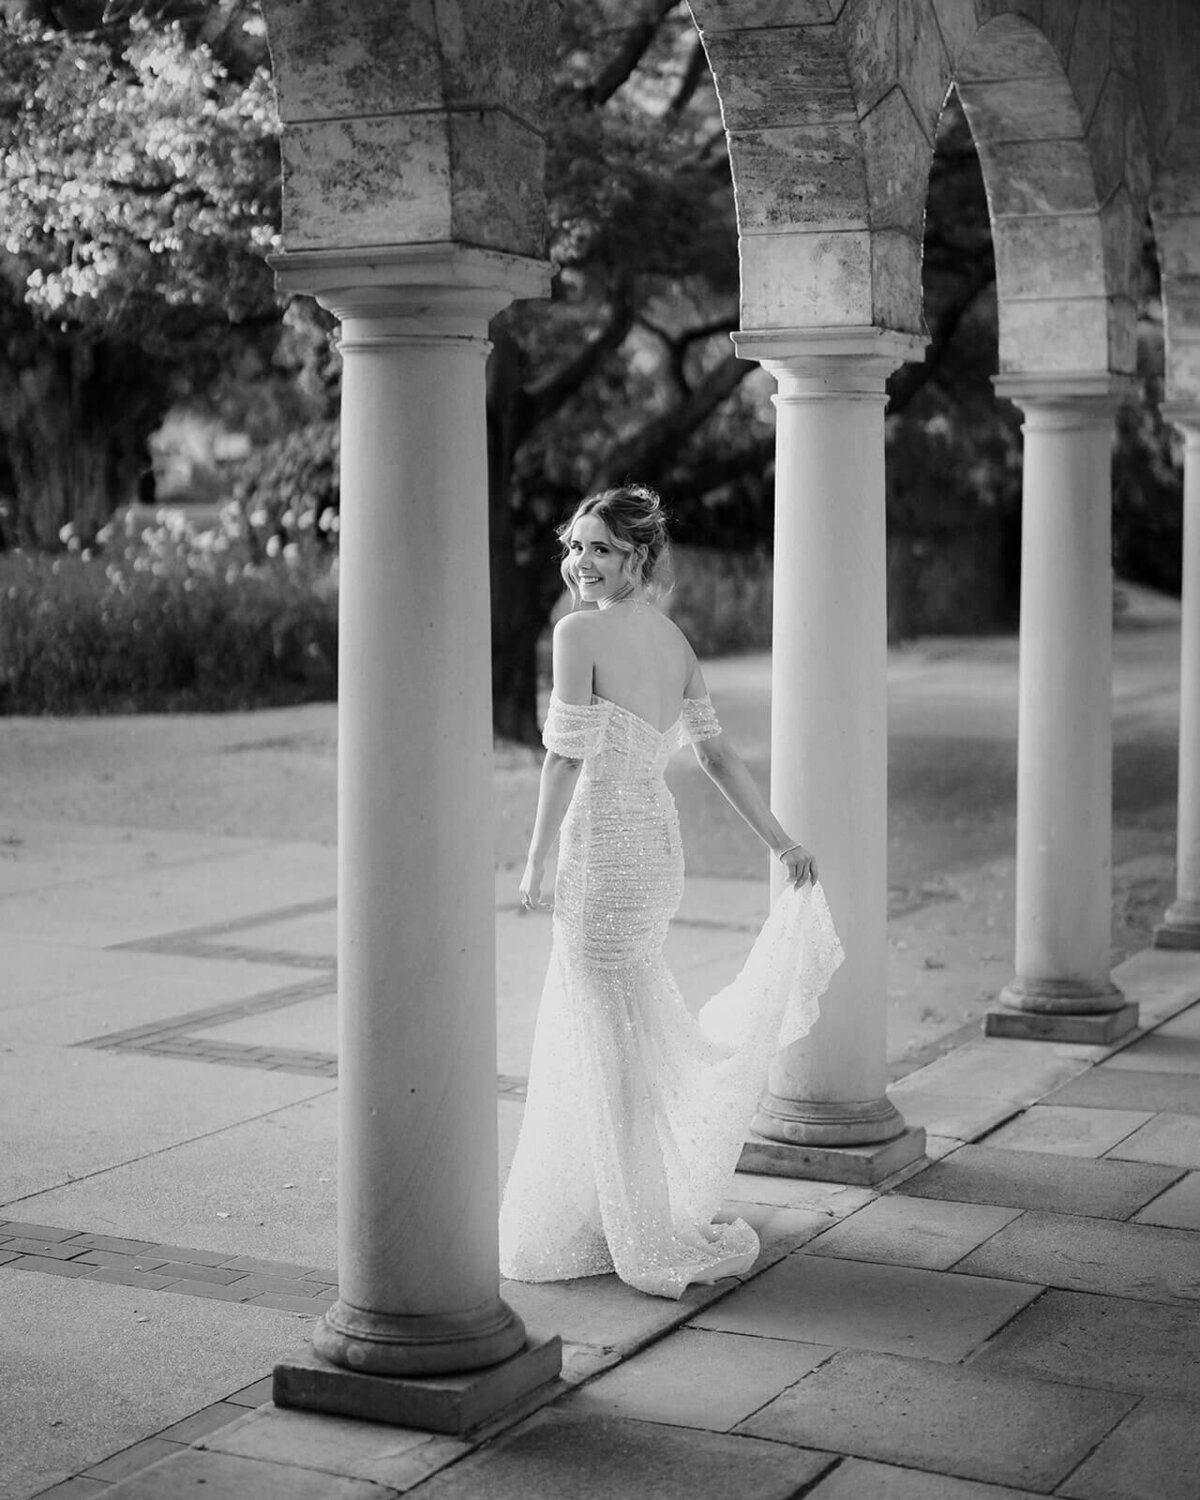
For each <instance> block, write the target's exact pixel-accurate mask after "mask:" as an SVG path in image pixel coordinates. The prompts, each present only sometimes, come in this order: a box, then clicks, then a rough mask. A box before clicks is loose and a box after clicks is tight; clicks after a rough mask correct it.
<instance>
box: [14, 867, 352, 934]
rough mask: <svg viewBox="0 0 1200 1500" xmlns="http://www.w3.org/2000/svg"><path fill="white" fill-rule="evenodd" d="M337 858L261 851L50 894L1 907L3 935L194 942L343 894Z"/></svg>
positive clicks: (35, 893) (26, 895)
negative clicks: (199, 931)
mask: <svg viewBox="0 0 1200 1500" xmlns="http://www.w3.org/2000/svg"><path fill="white" fill-rule="evenodd" d="M335 870H336V855H335V852H334V851H333V850H332V849H325V848H322V847H320V846H319V845H315V844H285V845H280V844H259V845H253V846H250V847H244V848H234V849H232V850H229V849H224V850H221V851H219V852H216V853H213V854H211V855H209V856H207V857H206V858H203V859H196V860H190V861H180V862H178V863H174V864H170V865H163V866H162V867H159V868H154V869H149V870H138V871H136V872H132V873H122V874H115V875H109V876H105V877H104V878H102V879H93V880H88V881H78V882H73V883H70V884H63V885H55V886H47V887H42V888H40V889H38V890H31V891H25V892H21V893H18V894H15V895H11V896H6V897H5V898H4V899H3V900H0V932H3V933H6V934H7V933H10V932H12V933H24V934H27V935H29V936H41V937H48V938H53V937H54V936H55V935H56V934H60V933H62V932H63V931H69V932H70V933H71V938H72V941H73V942H74V943H75V944H76V945H82V946H87V947H95V948H111V947H114V946H116V945H117V944H120V943H132V942H139V941H146V940H148V939H155V940H161V939H162V938H164V937H168V936H169V937H171V938H172V939H183V938H186V936H187V934H188V933H189V932H191V931H192V930H193V929H195V928H196V927H198V926H200V925H201V924H206V923H216V922H226V921H228V922H241V921H242V920H243V919H244V918H245V917H247V916H248V915H250V914H252V913H255V912H257V911H261V912H262V913H263V915H264V919H265V918H266V917H267V916H268V915H269V914H271V913H274V912H277V911H281V910H282V909H284V908H287V907H290V906H294V905H303V904H306V903H308V902H312V901H314V900H317V899H320V898H328V897H329V896H330V895H332V893H333V891H334V890H335V889H336V883H335Z"/></svg>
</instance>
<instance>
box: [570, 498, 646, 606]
mask: <svg viewBox="0 0 1200 1500" xmlns="http://www.w3.org/2000/svg"><path fill="white" fill-rule="evenodd" d="M584 516H595V517H596V519H597V520H598V521H600V522H602V523H603V524H604V525H605V526H606V527H607V528H608V534H609V536H611V537H612V540H613V546H614V547H616V549H617V550H618V551H619V552H623V553H625V554H626V567H627V568H628V569H629V576H630V577H631V578H632V579H633V581H634V582H635V583H640V584H642V585H643V587H644V588H645V589H646V590H647V592H648V593H649V594H650V595H651V596H652V597H655V598H661V597H663V596H664V595H665V594H669V593H670V592H671V583H672V578H671V548H670V542H669V540H668V537H667V515H666V511H665V510H664V509H663V503H662V501H661V500H660V499H659V497H658V496H657V495H656V494H655V492H654V491H653V490H652V489H650V488H649V487H648V486H647V485H644V484H623V485H621V486H620V487H619V488H617V489H614V490H601V491H600V492H599V494H596V495H589V496H588V497H587V498H586V499H585V500H581V501H580V502H579V504H578V505H577V506H576V507H575V509H574V510H573V511H572V513H571V516H570V518H569V519H568V520H567V521H566V522H565V523H564V524H563V525H562V526H560V527H559V528H558V539H559V541H560V542H561V543H562V546H563V555H562V564H561V568H562V576H563V581H564V582H565V584H566V585H567V587H568V588H569V589H570V591H571V597H572V599H574V600H575V601H576V602H578V600H579V590H578V588H577V587H576V585H575V580H574V578H573V577H572V576H571V554H570V552H569V550H568V546H567V544H568V542H569V541H570V538H571V528H572V527H573V526H574V525H575V522H576V521H579V520H582V518H583V517H584Z"/></svg>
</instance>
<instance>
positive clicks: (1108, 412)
mask: <svg viewBox="0 0 1200 1500" xmlns="http://www.w3.org/2000/svg"><path fill="white" fill-rule="evenodd" d="M992 386H993V388H994V389H995V392H996V394H997V396H1001V397H1003V399H1004V400H1006V401H1011V402H1012V403H1013V405H1014V406H1019V407H1020V408H1021V410H1022V411H1023V412H1024V413H1025V414H1026V416H1027V417H1028V416H1031V415H1036V416H1037V417H1039V418H1048V419H1049V420H1050V421H1051V422H1054V423H1061V422H1063V421H1068V422H1071V423H1075V422H1079V421H1084V422H1089V421H1094V422H1104V421H1109V420H1111V418H1112V415H1113V413H1114V412H1115V411H1116V410H1117V408H1118V407H1119V406H1120V405H1121V403H1122V402H1123V401H1126V400H1128V399H1129V397H1131V396H1132V395H1133V394H1134V392H1135V390H1136V389H1137V382H1136V381H1135V380H1134V378H1133V377H1132V376H1130V375H1114V374H1112V373H1111V372H1110V371H1108V370H1061V371H1060V370H1038V371H1013V372H1011V373H1001V374H999V375H993V376H992Z"/></svg>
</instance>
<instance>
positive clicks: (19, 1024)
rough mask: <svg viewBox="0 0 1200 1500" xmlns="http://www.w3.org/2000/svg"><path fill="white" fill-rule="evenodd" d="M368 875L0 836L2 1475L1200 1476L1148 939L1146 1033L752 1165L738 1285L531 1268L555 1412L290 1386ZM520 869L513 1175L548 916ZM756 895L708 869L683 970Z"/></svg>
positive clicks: (273, 1491)
mask: <svg viewBox="0 0 1200 1500" xmlns="http://www.w3.org/2000/svg"><path fill="white" fill-rule="evenodd" d="M333 882H334V868H333V852H332V850H331V849H329V848H328V847H323V846H319V845H313V844H298V843H292V844H284V843H280V842H277V841H272V840H270V839H266V838H258V839H233V838H224V837H222V838H217V837H207V836H203V835H199V834H179V833H174V834H164V833H158V832H155V831H153V830H144V829H143V830H131V829H125V830H122V829H115V830H114V829H104V828H98V827H85V826H83V825H78V824H74V825H72V824H64V823H55V824H50V823H38V822H12V821H7V822H5V823H4V825H3V827H0V944H2V945H3V953H4V961H3V970H2V973H0V1080H2V1086H0V1119H2V1121H3V1139H4V1141H5V1143H6V1146H7V1150H6V1152H5V1153H4V1156H3V1159H2V1160H0V1316H2V1318H3V1323H2V1325H0V1326H2V1327H3V1329H4V1332H3V1335H2V1336H0V1350H2V1351H3V1358H2V1359H0V1411H2V1412H3V1419H2V1420H0V1500H28V1497H31V1496H35V1495H38V1496H51V1495H53V1496H57V1497H62V1500H72V1497H75V1500H78V1497H88V1496H111V1497H112V1500H124V1497H127V1496H128V1497H140V1500H174V1497H175V1496H177V1495H180V1496H181V1495H185V1494H187V1495H190V1494H193V1493H199V1492H200V1490H201V1489H202V1490H203V1494H204V1495H205V1496H206V1497H208V1500H232V1497H235V1496H236V1497H238V1500H244V1497H252V1500H258V1497H262V1500H273V1497H275V1496H280V1497H284V1496H286V1497H288V1500H304V1497H306V1496H310V1495H311V1496H314V1497H320V1500H339V1497H353V1500H359V1497H361V1500H367V1497H371V1500H387V1497H388V1496H389V1495H395V1494H402V1493H404V1494H406V1493H409V1492H410V1491H412V1492H415V1493H416V1494H418V1495H420V1496H429V1497H430V1500H452V1497H455V1500H467V1497H472V1500H473V1497H480V1500H483V1497H487V1500H506V1497H509V1496H512V1497H517V1496H520V1497H521V1500H541V1497H543V1496H544V1497H551V1496H553V1497H559V1496H568V1495H569V1496H578V1497H596V1500H600V1497H608V1496H618V1495H621V1496H623V1495H627V1494H653V1495H661V1496H664V1497H670V1496H674V1495H680V1496H683V1495H687V1496H689V1497H691V1496H693V1495H695V1494H697V1493H699V1494H703V1495H713V1496H723V1495H734V1494H736V1495H737V1496H739V1497H740V1500H758V1497H760V1496H761V1497H768V1496H779V1497H780V1500H783V1497H791V1496H797V1495H805V1496H808V1495H812V1496H813V1497H815V1500H876V1497H879V1500H988V1497H990V1500H1003V1497H1005V1496H1007V1497H1010V1500H1011V1497H1013V1496H1019V1495H1034V1494H1059V1495H1064V1496H1070V1497H1073V1500H1177V1497H1178V1500H1183V1497H1186V1500H1196V1497H1197V1495H1198V1494H1200V1482H1198V1480H1197V1476H1198V1475H1200V1421H1198V1420H1197V1419H1198V1418H1200V1004H1197V1003H1196V1002H1197V1001H1198V1000H1200V955H1197V956H1190V955H1187V954H1177V953H1143V954H1139V955H1137V956H1135V957H1134V958H1132V959H1131V960H1129V961H1128V962H1127V963H1126V964H1124V965H1123V966H1122V968H1121V970H1120V971H1119V974H1118V978H1119V980H1120V982H1122V984H1123V985H1124V986H1125V988H1126V989H1127V990H1128V991H1129V993H1130V995H1131V997H1133V998H1136V999H1137V1000H1138V1001H1139V1002H1140V1004H1141V1006H1142V1017H1143V1030H1142V1032H1140V1033H1139V1034H1137V1035H1136V1036H1135V1037H1133V1038H1130V1039H1126V1041H1125V1042H1123V1043H1122V1044H1120V1045H1119V1046H1118V1047H1116V1048H1115V1049H1104V1048H1094V1047H1084V1046H1061V1045H1048V1044H1041V1043H1034V1042H1015V1041H1004V1040H986V1041H985V1040H983V1039H980V1038H978V1037H976V1036H972V1037H971V1038H970V1039H966V1040H964V1039H963V1038H961V1037H960V1038H959V1040H960V1041H962V1042H963V1044H962V1045H959V1046H956V1047H954V1048H953V1049H952V1050H949V1051H946V1052H945V1053H944V1055H938V1054H939V1052H940V1050H941V1048H942V1047H944V1046H945V1045H947V1043H948V1041H950V1040H953V1039H954V1038H953V1037H950V1038H947V1037H945V1036H943V1037H942V1038H940V1039H939V1041H938V1043H937V1045H935V1046H933V1047H931V1048H926V1049H925V1051H924V1052H923V1053H918V1054H916V1055H912V1056H909V1057H908V1058H907V1059H906V1060H905V1061H903V1063H902V1064H901V1065H899V1066H898V1067H897V1068H896V1069H895V1070H894V1071H895V1073H896V1075H897V1079H898V1081H897V1082H896V1083H895V1084H894V1088H893V1093H894V1096H895V1098H896V1100H897V1103H898V1104H899V1106H900V1108H901V1109H902V1111H903V1112H904V1114H905V1116H906V1118H907V1119H908V1120H909V1121H910V1122H912V1123H915V1124H921V1125H924V1126H925V1128H926V1130H927V1131H928V1132H929V1138H930V1157H931V1158H932V1159H933V1164H932V1165H929V1166H927V1167H925V1168H924V1169H923V1170H920V1171H918V1172H915V1173H912V1174H910V1175H908V1176H907V1177H906V1178H905V1179H904V1180H901V1181H896V1182H893V1183H891V1184H885V1185H884V1188H883V1189H882V1190H880V1191H874V1190H869V1189H865V1188H851V1187H842V1186H838V1185H832V1184H820V1183H807V1182H792V1181H786V1180H782V1179H775V1178H768V1177H754V1176H744V1175H739V1176H738V1177H737V1178H736V1179H735V1182H734V1184H733V1188H732V1197H731V1202H730V1204H729V1208H730V1210H731V1211H733V1212H739V1213H742V1214H744V1215H745V1216H746V1217H748V1218H750V1219H751V1221H752V1222H753V1223H755V1225H756V1226H757V1227H758V1228H759V1231H760V1234H761V1235H762V1238H763V1242H764V1252H763V1256H762V1258H761V1260H760V1262H759V1264H758V1266H757V1267H756V1268H755V1270H754V1272H753V1273H752V1274H751V1275H750V1276H749V1277H748V1278H746V1280H745V1282H744V1284H739V1283H737V1282H734V1281H728V1282H723V1283H720V1284H719V1285H718V1286H717V1287H715V1288H704V1289H700V1288H695V1289H692V1290H691V1291H690V1292H689V1293H688V1294H687V1295H686V1296H685V1298H684V1299H683V1301H682V1302H681V1303H679V1304H675V1303H669V1302H665V1301H661V1300H659V1299H654V1298H647V1297H643V1296H640V1295H639V1294H637V1293H635V1292H632V1291H630V1290H629V1289H628V1288H626V1287H624V1286H622V1285H621V1284H620V1283H618V1282H616V1281H615V1280H613V1279H612V1278H598V1279H595V1280H592V1281H586V1282H579V1283H568V1284H562V1285H555V1286H541V1287H532V1286H518V1285H510V1286H509V1287H507V1288H506V1292H505V1295H506V1296H508V1297H509V1298H510V1300H511V1301H512V1302H513V1303H514V1305H515V1306H516V1307H517V1308H518V1310H519V1311H520V1312H521V1314H522V1316H523V1317H524V1318H525V1320H526V1322H527V1325H528V1326H529V1328H530V1331H531V1333H533V1334H534V1335H535V1336H537V1335H542V1334H550V1333H560V1334H561V1335H562V1337H563V1339H564V1341H565V1344H566V1351H565V1352H566V1361H565V1370H564V1378H563V1380H562V1382H561V1383H560V1384H559V1385H558V1386H557V1387H556V1388H555V1390H554V1391H553V1392H550V1393H547V1394H548V1396H552V1397H553V1398H554V1399H553V1400H551V1401H548V1402H547V1403H546V1404H544V1405H542V1406H541V1407H540V1409H538V1410H527V1411H525V1412H522V1413H514V1414H512V1415H511V1417H510V1420H509V1421H507V1422H501V1423H498V1424H496V1426H495V1428H494V1429H493V1430H492V1431H491V1432H488V1433H483V1434H476V1435H475V1437H473V1438H472V1439H471V1440H470V1441H464V1440H457V1439H451V1438H445V1437H434V1436H431V1435H429V1434H424V1433H418V1432H414V1431H403V1430H400V1429H388V1428H383V1427H376V1426H372V1425H370V1424H365V1423H358V1422H353V1421H347V1420H343V1419H337V1418H331V1417H320V1416H311V1415H307V1414H300V1413H296V1412H289V1411H283V1410H277V1409H276V1408H275V1407H273V1406H272V1405H271V1404H270V1402H269V1395H270V1391H269V1381H268V1379H267V1377H268V1375H269V1372H270V1370H271V1368H272V1365H273V1363H274V1362H275V1360H276V1359H278V1358H279V1357H280V1356H283V1355H289V1354H294V1353H296V1352H299V1351H300V1350H302V1349H303V1348H304V1346H305V1342H306V1338H307V1332H308V1329H309V1327H310V1319H311V1318H312V1317H313V1316H314V1315H316V1314H318V1313H319V1312H320V1310H321V1308H322V1307H323V1306H324V1305H325V1303H326V1302H327V1301H328V1300H329V1299H330V1297H331V1296H332V1295H333V1292H332V1287H333V1284H334V1281H335V1277H336V1272H335V1269H334V1155H333V1137H334V1116H333V1103H334V1091H335V1088H336V1080H335V1076H334V1075H335V1072H336V1061H335V1055H334V1054H335V1050H336V1039H335V1031H334V1021H333V992H334V976H333ZM509 884H511V877H510V876H509V875H507V874H505V875H502V876H501V878H500V879H499V880H498V884H497V908H498V912H497V921H498V937H499V950H500V962H499V980H500V1005H499V1014H500V1039H499V1062H498V1076H497V1109H498V1117H499V1121H500V1136H501V1158H502V1159H501V1171H503V1170H504V1169H505V1166H506V1163H507V1160H508V1157H509V1155H510V1153H511V1149H512V1144H513V1140H514V1137H515V1129H516V1125H517V1123H518V1122H519V1118H520V1110H521V1100H522V1093H523V1086H524V1074H525V1067H526V1060H527V1057H528V1049H529V1041H530V1036H531V1028H532V1019H533V1010H534V1002H535V1001H536V993H537V989H538V987H539V986H540V979H541V972H542V969H543V967H544V962H545V956H546V946H547V943H548V936H549V934H548V926H547V924H545V923H544V922H543V923H539V922H534V921H531V920H530V919H521V918H518V917H517V916H516V914H515V913H514V911H513V910H512V904H511V893H510V892H509V890H508V886H509ZM762 900H763V896H762V891H761V888H760V887H758V886H757V885H755V884H754V883H752V882H746V881H733V880H715V879H714V880H701V881H694V882H692V883H691V884H690V886H689V891H688V896H687V898H686V903H685V907H684V910H683V913H682V914H681V915H682V921H681V922H680V924H679V925H678V927H677V930H676V932H675V933H674V934H673V935H672V940H671V941H672V945H673V951H672V954H671V958H672V962H673V963H674V964H675V966H676V968H677V969H678V971H679V973H680V977H681V980H682V982H683V985H684V988H685V991H686V992H687V993H688V996H689V999H693V1000H698V999H700V998H701V997H702V996H703V995H704V994H706V993H708V992H710V991H711V989H712V988H713V987H714V986H716V985H718V984H720V983H722V982H724V980H725V979H726V978H727V977H729V975H730V973H731V972H732V971H733V970H734V969H735V968H736V966H737V963H738V962H739V960H740V956H741V954H742V952H743V951H744V949H745V947H746V945H747V943H748V940H749V934H750V932H751V931H752V929H753V926H754V924H755V922H756V921H757V920H758V917H759V915H760V914H761V909H762ZM936 909H940V908H936ZM934 910H935V907H934V906H929V907H926V908H925V909H923V910H915V911H910V912H901V913H899V914H898V915H897V917H896V922H895V923H894V924H893V926H894V929H895V934H896V935H898V934H899V933H900V932H903V933H904V934H905V935H906V936H905V937H904V938H899V937H898V936H897V939H896V940H897V941H904V942H907V941H909V939H911V940H912V941H913V943H914V944H915V945H916V951H918V952H919V951H921V949H920V944H921V943H923V942H924V941H925V940H926V938H928V929H929V922H930V920H931V915H930V914H931V912H932V911H934ZM896 924H900V925H899V926H897V925H896ZM905 924H907V925H905ZM922 924H924V926H922ZM997 944H998V946H1000V947H1003V946H1006V945H1007V938H1006V936H1005V935H1004V934H1003V933H1001V934H1000V935H999V936H998V938H997ZM914 967H915V968H919V964H917V963H916V961H915V960H914ZM935 977H937V978H938V979H941V980H943V981H944V979H945V976H944V974H942V973H939V974H938V975H937V976H935ZM923 1059H925V1060H924V1065H920V1064H921V1063H922V1061H923Z"/></svg>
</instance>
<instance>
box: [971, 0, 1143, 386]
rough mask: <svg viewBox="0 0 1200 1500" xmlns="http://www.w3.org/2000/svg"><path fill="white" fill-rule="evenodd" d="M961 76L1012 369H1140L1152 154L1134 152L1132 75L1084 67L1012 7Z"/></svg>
mask: <svg viewBox="0 0 1200 1500" xmlns="http://www.w3.org/2000/svg"><path fill="white" fill-rule="evenodd" d="M1095 72H1100V73H1101V74H1102V79H1101V83H1100V89H1099V92H1098V93H1097V94H1093V95H1092V102H1091V110H1090V117H1089V116H1088V115H1087V114H1086V113H1085V108H1086V105H1085V101H1086V100H1087V98H1088V93H1089V90H1090V88H1091V86H1092V83H1093V78H1092V75H1093V74H1094V73H1095ZM1072 74H1074V76H1072ZM955 82H956V86H957V88H958V93H959V97H960V98H961V100H962V103H963V108H964V110H965V112H966V115H967V119H968V122H969V123H970V126H971V132H972V134H973V136H974V137H975V145H976V149H977V150H978V152H979V158H980V164H981V166H982V168H983V175H984V182H985V184H986V187H987V193H988V206H989V212H990V215H991V220H992V236H993V241H994V244H995V251H996V279H997V291H998V299H999V310H1000V369H1001V371H1002V372H1017V371H1022V372H1030V373H1032V372H1043V373H1067V372H1079V371H1092V372H1102V371H1113V372H1118V373H1126V372H1129V371H1131V370H1132V369H1133V368H1134V363H1135V358H1136V340H1135V302H1134V282H1133V277H1134V271H1135V268H1136V265H1137V255H1138V249H1139V246H1140V228H1141V222H1142V219H1141V216H1140V214H1139V212H1138V208H1137V203H1138V202H1139V201H1141V202H1144V193H1145V188H1144V185H1143V181H1142V179H1143V177H1144V160H1145V157H1144V153H1142V154H1137V153H1135V152H1134V151H1133V149H1132V148H1130V149H1127V146H1128V143H1129V142H1130V141H1131V140H1136V138H1137V137H1136V132H1131V129H1130V121H1131V120H1132V119H1133V118H1134V114H1133V109H1132V108H1131V105H1132V104H1133V101H1132V100H1131V97H1130V91H1129V89H1128V87H1127V86H1126V84H1125V81H1124V80H1123V79H1121V78H1120V77H1119V76H1118V75H1115V74H1113V73H1112V72H1111V71H1109V70H1108V69H1107V61H1106V58H1105V56H1104V55H1103V54H1102V53H1096V55H1095V57H1094V59H1093V60H1092V61H1091V62H1090V63H1089V64H1088V65H1087V66H1086V68H1085V67H1084V65H1082V64H1081V65H1079V66H1078V67H1077V68H1076V69H1075V70H1072V69H1071V66H1070V53H1068V56H1067V58H1066V59H1065V60H1064V58H1063V56H1062V55H1061V54H1060V51H1059V48H1058V46H1056V44H1055V42H1054V41H1053V40H1051V38H1050V37H1049V36H1047V34H1046V33H1045V32H1044V31H1043V30H1042V29H1041V28H1039V27H1038V26H1036V25H1034V23H1033V22H1032V21H1030V20H1029V19H1028V18H1027V17H1025V16H1021V15H1017V14H1007V15H1002V16H997V17H995V18H993V19H992V20H990V21H987V22H985V24H984V25H983V26H981V27H980V28H979V29H978V31H977V32H976V33H975V35H974V36H973V37H972V38H971V40H970V42H969V43H968V44H967V45H966V46H965V47H964V49H963V51H962V53H961V55H960V56H959V57H958V59H957V60H956V65H955ZM1131 178H1132V179H1133V180H1132V181H1131V180H1130V179H1131Z"/></svg>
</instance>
